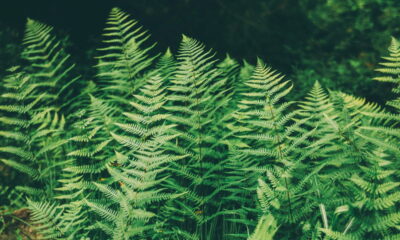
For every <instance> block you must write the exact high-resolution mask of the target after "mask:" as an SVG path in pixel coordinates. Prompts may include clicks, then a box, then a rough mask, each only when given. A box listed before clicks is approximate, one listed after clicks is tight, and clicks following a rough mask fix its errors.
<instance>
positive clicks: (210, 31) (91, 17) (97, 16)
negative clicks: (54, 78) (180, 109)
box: [0, 0, 400, 102]
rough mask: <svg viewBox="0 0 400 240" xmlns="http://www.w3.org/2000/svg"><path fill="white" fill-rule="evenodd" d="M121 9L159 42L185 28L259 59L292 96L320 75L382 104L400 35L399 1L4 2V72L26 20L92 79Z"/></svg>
mask: <svg viewBox="0 0 400 240" xmlns="http://www.w3.org/2000/svg"><path fill="white" fill-rule="evenodd" d="M114 6H117V7H120V8H121V9H123V10H124V11H126V12H128V13H129V14H131V15H132V17H133V18H135V19H136V20H138V21H139V23H140V24H141V25H143V26H144V28H145V29H147V30H149V33H151V35H152V38H151V40H152V41H156V42H158V45H157V49H156V50H165V49H166V48H167V47H171V49H172V50H173V51H174V52H176V50H177V48H178V46H179V42H180V39H181V34H182V33H185V34H187V35H189V36H191V37H194V38H196V39H198V40H200V41H201V42H203V43H205V45H206V46H207V47H210V48H213V49H214V50H215V51H217V53H218V55H217V57H218V58H220V59H222V58H223V57H224V56H225V54H226V53H229V54H230V55H231V56H232V57H234V58H236V59H238V60H240V59H246V60H247V61H249V62H250V63H255V61H256V57H260V58H262V59H264V60H265V61H266V62H267V63H268V64H269V65H271V66H272V67H274V68H276V69H278V70H279V71H280V72H283V73H284V74H286V75H287V76H288V77H289V78H290V79H292V80H293V81H294V83H295V90H294V92H293V94H292V97H293V98H295V99H297V98H298V97H300V96H303V95H304V93H305V92H307V91H308V89H309V87H310V86H311V85H312V84H313V82H314V81H316V80H319V81H320V82H321V83H322V85H323V86H324V87H327V88H332V89H339V90H342V91H345V92H348V93H354V94H359V95H363V96H366V97H367V98H368V99H370V100H374V101H378V102H383V101H384V100H385V99H387V98H390V96H388V95H387V93H388V92H389V91H388V89H389V88H390V86H388V85H385V84H381V83H376V82H373V81H372V80H371V78H372V77H373V76H374V72H373V69H374V68H376V67H377V62H379V58H380V56H381V55H384V54H385V53H386V52H385V49H386V48H387V46H388V44H389V41H390V36H391V35H394V36H399V35H400V28H399V27H400V17H399V16H400V1H396V0H351V1H348V0H335V1H332V0H253V1H248V0H235V1H231V0H201V1H198V0H135V1H133V0H114V1H111V0H108V1H102V0H98V1H90V0H80V1H77V0H69V1H66V0H57V1H54V0H53V1H50V0H43V1H32V0H30V1H28V0H27V1H8V2H7V4H3V6H2V7H1V8H0V76H1V75H3V74H4V70H5V69H6V68H8V67H10V66H12V65H15V64H17V63H18V52H19V45H20V42H21V39H22V36H23V29H24V24H25V22H26V18H27V17H30V18H33V19H36V20H40V21H42V22H44V23H46V24H49V25H51V26H54V27H55V31H56V33H57V34H58V35H59V36H61V37H65V38H64V39H65V43H66V44H67V46H68V51H69V53H71V54H72V56H73V58H74V60H75V62H77V64H78V70H80V72H81V74H83V75H84V77H85V78H87V79H90V78H91V77H92V76H93V74H95V69H93V68H92V67H91V66H93V65H94V64H95V61H94V60H93V56H95V55H96V52H95V49H96V47H97V46H98V44H99V42H100V40H101V33H102V29H103V27H104V23H105V20H106V18H107V15H108V13H109V11H110V9H111V8H112V7H114Z"/></svg>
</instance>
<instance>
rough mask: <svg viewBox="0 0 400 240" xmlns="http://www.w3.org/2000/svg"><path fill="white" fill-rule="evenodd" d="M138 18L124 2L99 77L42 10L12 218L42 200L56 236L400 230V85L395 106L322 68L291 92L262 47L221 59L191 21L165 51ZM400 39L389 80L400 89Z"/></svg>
mask: <svg viewBox="0 0 400 240" xmlns="http://www.w3.org/2000/svg"><path fill="white" fill-rule="evenodd" d="M136 25H137V23H136V21H133V20H130V16H129V15H128V14H126V13H124V12H122V11H121V10H119V9H117V8H114V9H112V10H111V13H110V16H109V19H108V21H107V27H106V28H105V33H104V34H103V36H104V41H103V43H104V45H105V46H104V47H103V48H101V49H99V55H100V57H98V61H99V62H98V64H97V65H96V70H97V71H98V73H97V75H96V77H95V79H94V80H93V81H87V82H84V81H82V80H81V79H80V78H78V77H75V76H74V74H73V68H74V65H73V64H70V63H69V60H68V59H69V55H68V54H66V53H65V52H64V50H63V47H62V44H61V43H60V42H59V41H57V40H56V38H55V37H53V35H52V34H51V31H52V29H51V27H49V26H46V25H44V24H42V23H39V22H36V21H34V20H28V22H27V25H26V32H25V38H24V51H23V54H22V56H21V57H22V58H23V59H24V60H25V61H26V63H25V64H24V65H21V66H20V67H13V68H11V69H9V75H8V76H7V77H5V78H4V79H3V80H2V81H3V82H2V87H3V89H2V93H3V94H2V95H1V98H0V111H1V113H2V115H1V117H0V143H1V144H0V152H1V154H2V155H1V156H2V157H1V165H0V166H1V167H2V168H4V169H7V171H9V172H10V174H9V176H7V178H8V179H7V181H4V182H2V185H4V186H0V190H1V191H0V196H1V202H2V203H5V205H6V206H7V207H5V208H0V218H1V219H5V218H3V215H5V214H6V212H8V211H9V210H10V209H13V208H21V207H26V208H27V209H28V211H29V213H30V219H29V220H28V222H29V224H30V226H31V227H32V228H33V229H34V231H35V232H36V233H37V236H38V237H39V238H40V239H93V240H95V239H114V240H122V239H123V240H127V239H172V240H177V239H193V240H211V239H213V240H214V239H215V240H225V239H226V240H227V239H229V240H231V239H249V240H261V239H263V240H266V239H271V240H272V239H282V240H284V239H288V240H289V239H326V240H328V239H352V240H353V239H355V240H356V239H398V236H400V232H399V228H398V226H399V224H400V212H399V211H398V207H399V204H400V190H399V187H400V179H399V176H400V175H399V174H398V168H399V167H400V164H399V162H398V159H399V157H400V149H399V148H398V145H399V142H400V131H399V129H398V126H399V120H400V118H399V116H398V113H397V111H398V109H399V106H398V99H397V98H396V99H395V100H393V101H390V102H389V106H391V107H393V108H394V110H396V113H392V112H390V110H391V109H386V108H384V107H382V106H380V105H378V104H376V103H371V102H368V101H367V100H366V99H364V98H361V97H355V96H352V95H350V94H346V93H342V92H339V91H333V90H330V91H326V90H325V89H324V88H323V87H322V85H321V84H320V82H318V81H317V82H315V83H314V85H313V86H312V88H311V90H310V91H309V93H308V94H307V96H306V97H305V98H304V99H303V100H301V101H297V102H295V101H288V100H287V99H288V98H290V97H289V96H290V93H291V90H292V88H293V85H292V82H291V81H289V80H286V78H285V76H284V75H282V74H280V73H278V72H276V71H275V70H272V68H271V67H268V66H267V65H266V64H265V63H264V62H263V61H262V60H260V59H258V61H257V64H256V65H255V66H252V65H250V64H248V63H246V62H244V63H243V64H240V63H239V62H237V61H236V60H234V59H232V58H231V57H229V56H227V57H226V58H225V59H224V60H222V61H220V60H218V59H216V58H215V54H214V53H213V51H212V50H207V49H206V47H205V46H204V45H203V44H201V43H200V42H198V41H197V40H195V39H193V38H191V37H188V36H186V35H183V36H182V41H181V44H180V47H179V49H178V52H177V54H176V55H174V54H173V53H172V52H171V51H170V50H169V49H168V50H167V51H166V52H165V53H164V54H160V55H155V56H151V54H150V50H151V49H152V46H153V45H150V46H148V45H146V44H147V43H146V42H147V39H148V36H147V35H146V32H145V31H143V30H141V28H140V27H136ZM399 51H400V50H399V43H398V42H397V40H395V39H393V41H392V44H391V46H390V48H389V52H390V53H389V54H390V57H386V58H384V59H385V60H386V62H384V63H382V66H383V67H382V68H379V69H377V71H379V72H380V73H382V74H384V76H380V77H377V78H376V80H380V81H388V82H392V83H394V84H395V85H396V86H395V87H394V90H393V91H394V93H395V94H398V93H399V92H400V90H399V89H398V88H399V81H398V80H399V71H398V62H399V59H398V57H399V56H398V55H399ZM78 80H79V81H78ZM17 173H18V174H19V175H17ZM17 176H19V177H18V178H17ZM3 210H4V213H3ZM7 216H8V215H7Z"/></svg>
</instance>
